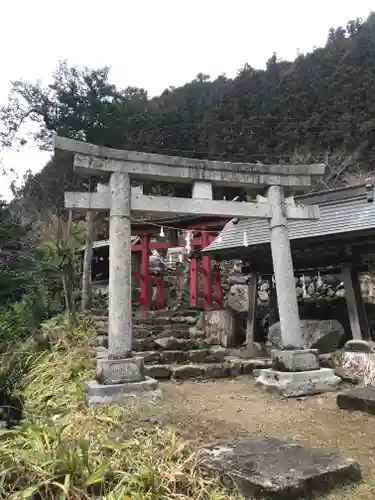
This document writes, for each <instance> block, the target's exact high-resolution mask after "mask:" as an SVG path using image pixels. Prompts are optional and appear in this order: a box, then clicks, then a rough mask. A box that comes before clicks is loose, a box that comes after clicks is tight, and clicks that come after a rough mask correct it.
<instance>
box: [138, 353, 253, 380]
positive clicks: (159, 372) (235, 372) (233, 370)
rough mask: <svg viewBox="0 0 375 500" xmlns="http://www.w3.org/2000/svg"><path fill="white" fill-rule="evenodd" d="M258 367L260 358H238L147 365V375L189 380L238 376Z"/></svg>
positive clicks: (162, 378)
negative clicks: (210, 361) (216, 361)
mask: <svg viewBox="0 0 375 500" xmlns="http://www.w3.org/2000/svg"><path fill="white" fill-rule="evenodd" d="M256 367H258V368H259V360H258V361H257V360H244V359H240V358H238V359H237V360H236V362H233V361H232V360H225V361H224V362H221V363H188V364H155V365H146V366H145V370H146V375H148V376H149V377H152V378H156V379H157V380H166V379H172V380H188V379H216V378H232V377H238V376H240V375H247V374H252V373H253V371H254V369H255V368H256Z"/></svg>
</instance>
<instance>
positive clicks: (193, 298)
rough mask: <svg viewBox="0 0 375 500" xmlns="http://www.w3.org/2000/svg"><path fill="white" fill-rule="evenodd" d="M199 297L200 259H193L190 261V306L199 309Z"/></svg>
mask: <svg viewBox="0 0 375 500" xmlns="http://www.w3.org/2000/svg"><path fill="white" fill-rule="evenodd" d="M197 297H198V259H197V258H196V257H192V259H191V261H190V306H191V307H197V305H198V302H197Z"/></svg>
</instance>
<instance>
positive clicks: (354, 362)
mask: <svg viewBox="0 0 375 500" xmlns="http://www.w3.org/2000/svg"><path fill="white" fill-rule="evenodd" d="M332 364H333V366H334V367H335V370H337V369H338V368H340V369H341V370H343V371H342V372H341V373H344V371H345V372H346V373H347V374H349V373H350V374H351V378H352V380H351V381H352V383H353V380H354V378H357V379H358V380H360V381H363V384H364V385H372V386H373V385H375V354H374V353H372V352H356V351H337V352H336V353H334V354H333V356H332Z"/></svg>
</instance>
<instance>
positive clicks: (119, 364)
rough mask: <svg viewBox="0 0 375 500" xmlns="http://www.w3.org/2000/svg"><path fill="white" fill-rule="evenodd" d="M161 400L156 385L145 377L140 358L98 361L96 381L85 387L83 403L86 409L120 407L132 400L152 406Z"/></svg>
mask: <svg viewBox="0 0 375 500" xmlns="http://www.w3.org/2000/svg"><path fill="white" fill-rule="evenodd" d="M106 354H107V355H108V351H107V353H106ZM160 396H161V391H160V390H158V381H157V380H155V379H154V378H151V377H146V376H145V367H144V361H143V358H142V357H136V356H135V357H134V358H126V359H108V357H105V356H103V357H97V365H96V380H91V381H90V382H88V383H87V384H86V387H85V401H86V404H87V405H88V406H89V407H91V406H96V405H108V404H111V403H118V404H121V402H123V401H124V400H126V399H131V398H137V399H141V400H146V401H150V402H152V401H154V400H155V399H157V398H159V397H160Z"/></svg>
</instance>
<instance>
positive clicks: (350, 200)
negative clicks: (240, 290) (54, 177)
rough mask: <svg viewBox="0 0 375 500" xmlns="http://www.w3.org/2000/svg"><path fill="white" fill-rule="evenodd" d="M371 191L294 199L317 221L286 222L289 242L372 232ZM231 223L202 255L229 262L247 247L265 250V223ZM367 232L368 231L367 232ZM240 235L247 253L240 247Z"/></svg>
mask: <svg viewBox="0 0 375 500" xmlns="http://www.w3.org/2000/svg"><path fill="white" fill-rule="evenodd" d="M373 198H374V188H373V186H371V187H370V188H368V186H366V185H361V186H351V187H348V188H339V189H335V190H331V191H320V192H316V193H310V194H305V195H301V196H296V197H295V202H296V204H304V205H312V204H316V205H319V207H320V218H319V219H317V220H310V221H306V220H291V221H289V222H288V229H289V237H290V240H291V241H292V242H293V241H296V242H297V241H298V242H300V243H301V244H303V242H304V241H305V244H306V243H307V241H310V240H311V239H313V238H318V239H319V237H320V239H322V238H324V241H328V240H329V239H331V240H332V237H333V236H335V235H342V236H343V237H345V235H348V234H350V235H351V237H353V235H357V234H358V235H360V234H362V233H365V232H366V231H367V232H368V231H369V230H373V232H375V203H374V202H373ZM233 221H234V220H233V219H232V220H231V221H230V222H228V223H227V224H226V226H225V227H224V229H223V230H222V231H221V233H220V237H218V238H216V240H214V241H213V242H212V243H211V244H210V245H209V246H208V247H207V248H205V249H204V250H202V252H203V253H206V252H207V253H210V254H212V255H215V254H216V255H217V256H218V257H219V256H220V257H223V256H224V255H226V256H229V255H230V256H231V258H233V257H235V256H237V257H239V256H240V255H241V254H243V253H244V252H246V251H247V250H251V247H253V248H256V247H263V246H264V245H267V246H269V245H268V244H269V242H270V237H269V227H268V221H267V220H265V219H259V220H256V219H241V220H239V221H238V222H237V223H235V222H233ZM370 232H371V231H370ZM244 233H246V238H247V242H248V249H246V250H245V248H246V247H244V243H243V242H244Z"/></svg>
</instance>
